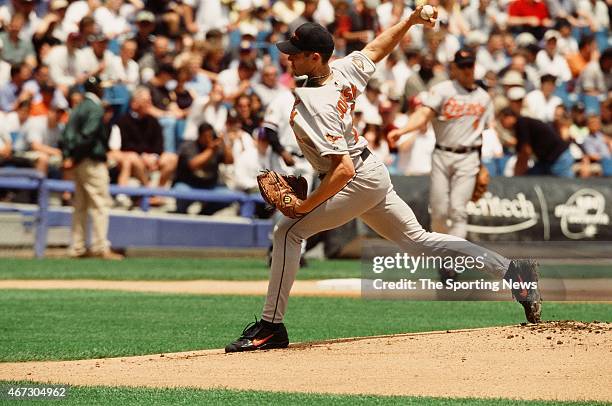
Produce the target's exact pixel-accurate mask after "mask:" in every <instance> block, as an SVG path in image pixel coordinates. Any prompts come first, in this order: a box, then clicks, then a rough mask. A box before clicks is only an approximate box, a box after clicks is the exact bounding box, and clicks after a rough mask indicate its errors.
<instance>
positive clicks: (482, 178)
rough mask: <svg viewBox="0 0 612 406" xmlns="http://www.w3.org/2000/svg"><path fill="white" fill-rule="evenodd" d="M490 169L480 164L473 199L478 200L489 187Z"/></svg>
mask: <svg viewBox="0 0 612 406" xmlns="http://www.w3.org/2000/svg"><path fill="white" fill-rule="evenodd" d="M489 181H490V177H489V171H488V170H487V168H486V166H484V165H480V170H479V171H478V174H477V175H476V185H474V191H473V192H472V199H471V200H472V201H473V202H477V201H478V200H479V199H480V198H481V197H482V196H483V195H484V194H485V192H486V191H487V189H488V188H489Z"/></svg>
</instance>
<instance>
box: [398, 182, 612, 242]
mask: <svg viewBox="0 0 612 406" xmlns="http://www.w3.org/2000/svg"><path fill="white" fill-rule="evenodd" d="M393 183H394V185H395V189H396V190H397V193H398V194H399V195H400V197H402V199H404V200H405V201H406V203H408V204H409V205H410V207H412V209H413V210H414V212H415V214H416V216H417V218H418V219H419V221H420V222H421V224H422V225H423V226H424V227H425V228H429V222H430V218H429V210H428V205H429V178H428V177H393ZM467 212H468V215H469V220H468V238H469V239H471V240H474V241H478V240H480V241H576V240H593V241H594V240H598V241H612V226H611V224H610V217H611V216H612V182H610V180H609V179H605V178H602V179H560V178H554V177H529V176H526V177H515V178H500V177H497V178H493V179H492V181H491V185H490V187H489V191H488V192H487V193H485V195H484V196H483V197H482V198H481V199H480V200H479V201H477V202H469V203H468V205H467Z"/></svg>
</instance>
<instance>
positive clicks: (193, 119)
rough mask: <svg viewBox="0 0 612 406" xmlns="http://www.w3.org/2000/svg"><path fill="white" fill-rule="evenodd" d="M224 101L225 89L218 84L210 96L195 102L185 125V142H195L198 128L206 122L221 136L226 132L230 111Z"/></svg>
mask: <svg viewBox="0 0 612 406" xmlns="http://www.w3.org/2000/svg"><path fill="white" fill-rule="evenodd" d="M223 99H224V94H223V87H222V86H221V85H220V84H219V83H216V84H214V85H213V87H212V90H211V91H210V94H209V95H208V96H202V97H198V98H196V99H195V100H194V101H193V104H192V105H191V110H190V111H189V114H188V115H187V123H186V124H185V133H184V134H183V138H184V139H185V140H189V141H195V140H196V138H197V137H198V127H199V126H200V124H202V123H204V122H206V123H209V124H210V125H211V126H212V127H213V128H214V130H215V132H217V133H219V134H222V133H224V132H225V123H226V121H227V116H228V109H227V106H226V105H225V104H224V103H223Z"/></svg>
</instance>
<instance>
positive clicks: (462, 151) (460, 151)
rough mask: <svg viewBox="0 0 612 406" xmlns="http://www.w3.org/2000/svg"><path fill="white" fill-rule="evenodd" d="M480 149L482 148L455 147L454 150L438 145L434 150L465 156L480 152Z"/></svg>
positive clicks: (479, 146) (480, 146) (478, 146)
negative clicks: (469, 153)
mask: <svg viewBox="0 0 612 406" xmlns="http://www.w3.org/2000/svg"><path fill="white" fill-rule="evenodd" d="M481 148H482V145H477V146H475V147H455V148H451V147H444V146H442V145H440V144H436V149H439V150H440V151H446V152H454V153H456V154H467V153H468V152H473V151H480V149H481Z"/></svg>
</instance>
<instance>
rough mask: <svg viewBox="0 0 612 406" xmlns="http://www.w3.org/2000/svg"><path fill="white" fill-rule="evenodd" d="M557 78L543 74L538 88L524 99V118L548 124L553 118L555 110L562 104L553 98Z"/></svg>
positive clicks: (558, 98) (557, 97)
mask: <svg viewBox="0 0 612 406" xmlns="http://www.w3.org/2000/svg"><path fill="white" fill-rule="evenodd" d="M556 81H557V78H556V77H555V76H553V75H550V74H545V75H543V76H542V77H541V78H540V88H539V89H535V90H533V91H531V92H529V93H528V94H527V96H526V97H525V110H526V114H525V115H526V116H528V117H531V118H535V119H538V120H540V121H544V122H547V123H550V122H552V121H553V120H554V118H555V109H556V108H557V106H559V105H560V104H562V103H563V101H562V100H561V98H560V97H559V96H555V94H554V93H555V88H556Z"/></svg>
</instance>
